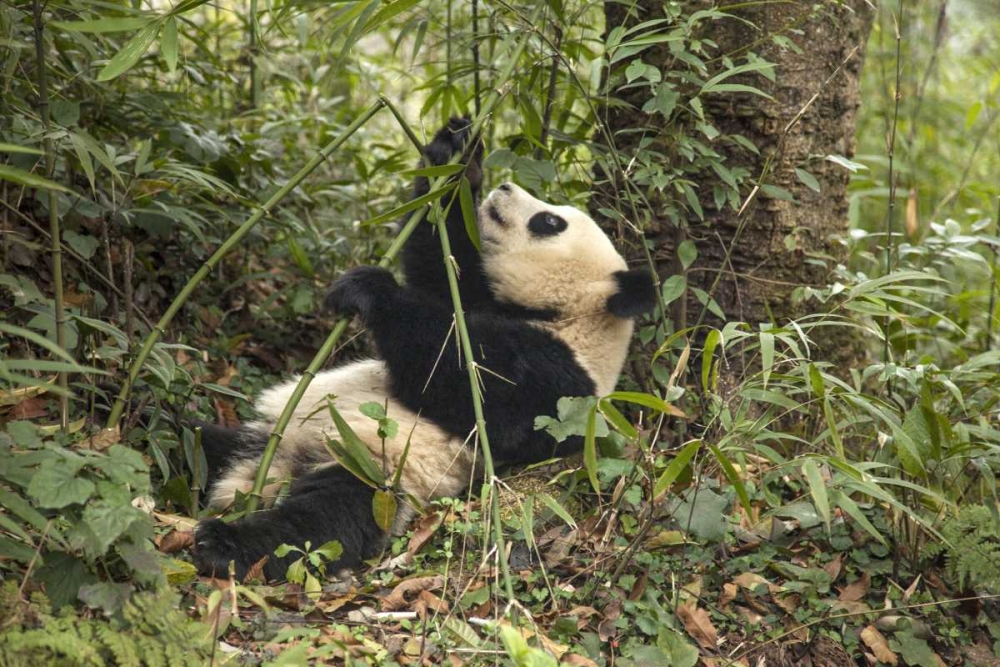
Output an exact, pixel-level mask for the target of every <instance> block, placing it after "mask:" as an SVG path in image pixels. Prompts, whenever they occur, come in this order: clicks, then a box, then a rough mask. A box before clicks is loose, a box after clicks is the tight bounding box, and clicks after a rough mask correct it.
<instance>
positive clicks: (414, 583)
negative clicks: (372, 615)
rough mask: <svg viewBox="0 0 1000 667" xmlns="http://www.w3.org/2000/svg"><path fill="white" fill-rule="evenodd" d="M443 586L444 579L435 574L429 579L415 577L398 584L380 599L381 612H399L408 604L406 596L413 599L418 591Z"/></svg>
mask: <svg viewBox="0 0 1000 667" xmlns="http://www.w3.org/2000/svg"><path fill="white" fill-rule="evenodd" d="M442 586H444V577H442V576H441V575H439V574H436V575H434V576H431V577H415V578H413V579H406V580H404V581H401V582H399V584H397V585H396V587H395V588H393V589H392V592H390V593H389V594H388V595H386V596H385V597H384V598H382V610H383V611H399V610H400V609H403V608H404V607H406V606H407V605H408V604H409V602H408V601H407V599H406V596H407V595H409V596H411V597H415V596H416V595H417V594H418V593H419V592H420V591H426V590H430V589H433V588H441V587H442Z"/></svg>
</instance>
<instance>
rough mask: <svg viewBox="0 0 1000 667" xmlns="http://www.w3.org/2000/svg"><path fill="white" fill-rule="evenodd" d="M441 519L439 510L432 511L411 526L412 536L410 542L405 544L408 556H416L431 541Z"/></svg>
mask: <svg viewBox="0 0 1000 667" xmlns="http://www.w3.org/2000/svg"><path fill="white" fill-rule="evenodd" d="M441 520H442V516H441V512H432V513H430V514H428V515H426V516H422V517H420V519H419V520H418V521H417V523H416V525H414V527H413V537H411V538H410V543H409V544H407V545H406V553H407V554H409V555H410V557H413V556H416V555H417V554H418V553H419V552H420V550H421V549H423V548H424V547H425V546H426V545H427V543H428V542H430V541H431V538H432V537H434V533H436V532H437V529H438V527H440V526H441Z"/></svg>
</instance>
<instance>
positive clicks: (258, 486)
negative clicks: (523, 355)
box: [247, 5, 543, 602]
mask: <svg viewBox="0 0 1000 667" xmlns="http://www.w3.org/2000/svg"><path fill="white" fill-rule="evenodd" d="M542 8H543V5H539V6H538V7H537V8H536V9H535V12H534V14H533V16H532V18H531V20H530V21H529V22H528V24H527V25H528V26H534V25H536V21H537V19H538V17H539V15H540V12H541V10H542ZM531 34H532V31H531V29H530V28H529V31H528V32H526V33H525V34H524V35H522V36H521V37H520V38H519V39H518V41H517V43H516V44H515V46H514V48H513V51H512V53H511V57H510V58H509V59H508V60H507V62H506V64H505V66H504V69H503V70H502V71H501V73H500V76H499V78H498V82H499V86H493V87H492V88H491V89H490V93H489V96H488V97H487V99H486V101H485V102H484V104H483V109H482V113H480V114H477V115H476V117H475V119H474V120H473V123H472V128H471V129H470V133H469V134H470V136H471V137H473V138H476V137H478V136H479V135H480V133H481V131H482V126H483V123H484V122H485V120H486V118H488V117H489V116H490V114H492V113H493V110H494V108H495V107H496V106H497V105H498V104H499V102H500V100H501V99H502V98H503V96H504V94H505V91H506V90H507V89H509V86H507V85H505V84H506V83H507V82H508V81H509V80H510V77H511V76H512V74H513V72H514V68H515V67H516V66H517V61H518V60H520V58H521V54H523V53H524V49H525V47H526V46H527V45H528V39H529V38H530V36H531ZM379 101H380V103H381V104H382V105H384V106H388V107H389V111H390V112H391V113H392V114H393V116H394V117H395V118H396V120H397V122H399V124H400V126H401V127H402V128H403V130H404V132H405V133H406V135H407V137H408V138H409V139H410V141H411V142H413V143H414V144H415V145H416V147H417V150H422V148H423V147H422V146H421V145H420V143H419V142H418V141H417V138H416V134H415V133H414V132H413V130H412V129H411V128H410V127H409V125H408V123H406V121H405V119H404V118H403V117H402V115H401V114H400V113H399V111H398V110H397V109H396V108H395V106H393V105H392V104H391V103H390V102H389V101H388V100H387V99H385V98H380V100H379ZM458 159H460V156H455V157H454V158H452V160H451V163H455V162H456V161H457V160H458ZM446 180H447V177H444V176H442V177H439V178H437V179H435V181H434V183H433V184H432V185H431V188H430V190H431V191H433V190H436V189H438V188H440V187H441V185H443V184H444V182H445V181H446ZM426 212H427V209H426V208H423V209H418V210H417V211H415V212H414V214H413V215H412V216H411V218H410V220H409V221H408V222H407V223H406V226H405V227H404V228H403V230H402V231H401V232H400V234H399V236H398V237H397V238H396V240H395V241H394V242H393V244H392V246H391V247H390V248H389V249H388V250H387V251H386V253H385V255H383V257H382V259H381V261H380V262H379V266H382V267H387V266H388V265H389V264H390V263H391V262H392V261H393V260H394V259H395V257H396V254H397V253H398V252H399V250H400V249H401V248H402V247H403V245H404V244H405V243H406V241H407V239H409V236H410V234H411V233H412V232H413V230H414V229H415V228H416V226H417V224H419V223H420V221H421V220H422V219H423V217H424V215H426ZM436 224H437V226H438V229H439V232H440V234H441V247H442V251H443V253H444V262H445V269H446V271H447V272H448V284H449V288H450V290H451V295H452V304H453V306H454V308H455V318H456V323H460V324H457V326H458V327H459V331H460V332H461V333H460V334H459V335H460V336H461V341H462V348H463V354H464V355H465V358H466V361H467V364H468V368H469V383H470V390H471V392H472V400H473V406H474V412H475V416H476V431H477V433H478V434H479V443H480V448H481V450H482V452H483V462H484V468H485V472H486V485H485V486H486V493H488V494H489V495H490V498H491V508H492V513H493V541H494V545H495V547H496V553H497V554H498V558H499V560H500V568H501V572H502V574H503V578H504V588H505V592H506V593H507V599H508V601H509V602H513V601H514V587H513V583H512V580H511V576H510V569H509V565H508V563H507V557H506V553H507V552H506V548H505V545H504V537H503V526H502V524H501V521H500V507H499V505H500V503H499V497H498V495H497V494H496V493H495V492H494V490H493V483H494V481H495V479H496V475H495V470H494V467H493V455H492V452H491V451H490V445H489V437H488V436H487V434H486V421H485V419H484V417H483V408H482V396H481V395H480V393H479V385H478V381H477V376H476V373H477V366H476V363H475V361H474V359H475V357H473V356H472V344H471V342H470V340H469V336H468V331H467V329H466V327H465V317H464V313H463V311H462V302H461V297H460V296H459V293H458V281H457V277H456V276H455V268H454V265H453V264H452V258H451V245H450V243H449V241H448V236H447V230H446V228H445V224H444V217H443V216H441V217H439V219H438V222H437V223H436ZM346 327H347V320H346V319H342V320H341V321H340V322H338V323H337V325H336V326H335V327H334V329H333V331H332V332H331V333H330V336H329V337H328V338H327V339H326V341H325V342H324V343H323V345H322V347H321V348H320V350H319V352H317V353H316V356H315V357H314V358H313V360H312V362H310V364H309V367H308V368H307V369H306V371H305V373H303V374H302V377H301V378H300V379H299V383H298V384H297V385H296V386H295V390H294V391H293V392H292V395H291V397H290V398H289V400H288V402H287V403H286V404H285V408H284V409H283V410H282V412H281V414H280V415H279V416H278V420H277V422H276V423H275V425H274V429H273V430H272V431H271V436H270V438H269V439H268V441H267V445H266V446H265V448H264V452H263V454H262V455H261V462H260V466H259V467H258V468H257V476H256V477H255V478H254V484H253V488H252V489H251V491H250V495H249V497H248V498H247V509H248V511H251V512H252V511H254V510H256V508H257V506H258V504H259V502H260V498H261V495H262V493H263V490H264V484H265V483H266V481H267V474H268V471H269V470H270V466H271V462H272V461H273V459H274V455H275V453H276V452H277V449H278V444H279V443H280V441H281V437H282V435H283V434H284V432H285V428H286V427H287V426H288V423H289V422H290V421H291V418H292V414H293V413H294V412H295V408H297V407H298V404H299V402H300V401H301V400H302V396H303V395H304V394H305V392H306V389H307V388H308V387H309V384H310V383H311V382H312V379H313V377H315V374H316V372H318V371H319V369H320V368H321V367H322V366H323V364H324V363H326V360H327V359H328V358H329V356H330V354H331V353H332V352H333V350H334V348H335V347H336V344H337V341H338V340H339V339H340V336H341V335H342V333H343V331H344V329H345V328H346Z"/></svg>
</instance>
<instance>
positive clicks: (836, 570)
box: [823, 554, 844, 584]
mask: <svg viewBox="0 0 1000 667" xmlns="http://www.w3.org/2000/svg"><path fill="white" fill-rule="evenodd" d="M843 558H844V557H843V554H837V555H836V556H834V558H833V560H831V561H830V562H829V563H827V564H826V565H824V566H823V571H824V572H826V573H827V574H828V575H830V583H831V584H832V583H833V582H835V581H837V579H838V578H839V577H840V568H841V566H842V564H843Z"/></svg>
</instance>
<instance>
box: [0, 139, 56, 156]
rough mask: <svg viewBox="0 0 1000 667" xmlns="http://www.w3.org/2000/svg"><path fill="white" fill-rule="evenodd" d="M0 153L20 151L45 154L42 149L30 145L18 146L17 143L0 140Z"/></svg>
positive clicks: (30, 153)
mask: <svg viewBox="0 0 1000 667" xmlns="http://www.w3.org/2000/svg"><path fill="white" fill-rule="evenodd" d="M0 153H21V154H24V155H45V152H44V151H40V150H38V149H37V148H32V147H31V146H20V145H18V144H8V143H4V142H3V141H0Z"/></svg>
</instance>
